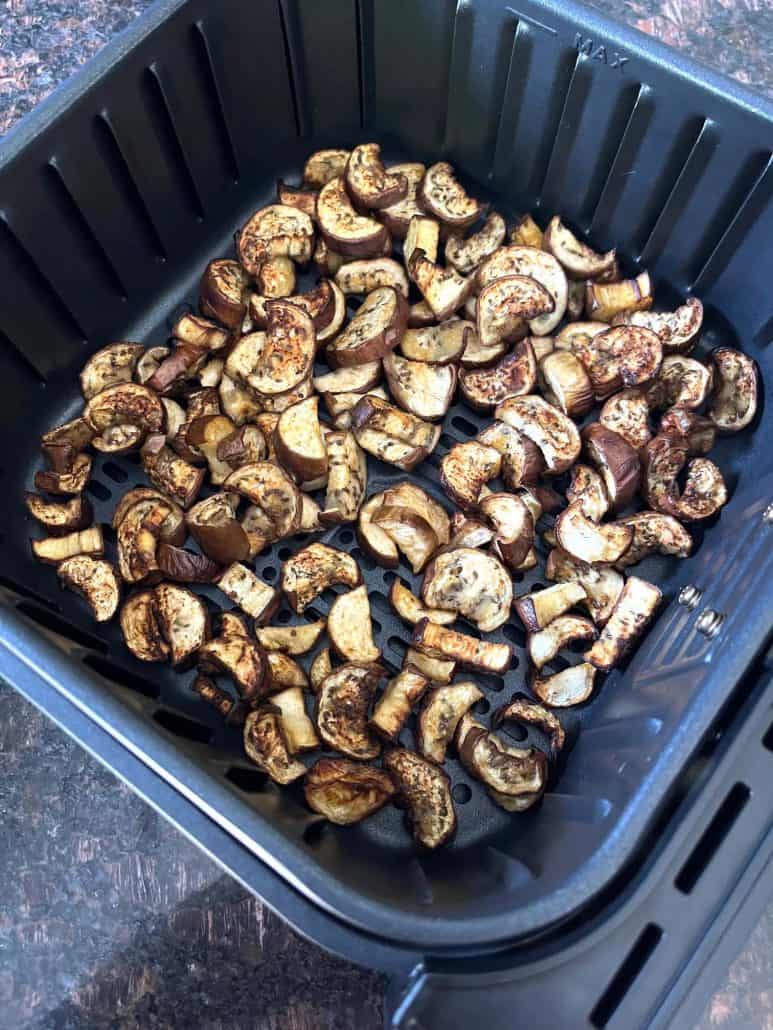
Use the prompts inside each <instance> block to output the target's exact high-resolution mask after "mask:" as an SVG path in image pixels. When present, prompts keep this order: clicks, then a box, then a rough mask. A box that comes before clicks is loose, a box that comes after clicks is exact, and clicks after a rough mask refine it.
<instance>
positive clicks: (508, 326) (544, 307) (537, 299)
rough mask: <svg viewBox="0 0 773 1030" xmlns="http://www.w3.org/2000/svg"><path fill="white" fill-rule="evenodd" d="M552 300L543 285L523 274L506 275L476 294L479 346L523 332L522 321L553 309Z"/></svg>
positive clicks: (493, 345)
mask: <svg viewBox="0 0 773 1030" xmlns="http://www.w3.org/2000/svg"><path fill="white" fill-rule="evenodd" d="M554 307H555V301H554V299H553V297H552V296H551V294H550V293H549V292H548V291H547V290H546V289H545V287H544V286H543V285H542V284H541V283H540V282H538V281H537V280H536V279H532V278H531V277H530V276H526V275H506V276H502V277H501V278H498V279H495V280H494V281H493V282H490V283H488V284H487V285H486V286H484V287H483V289H482V290H481V291H480V293H479V294H478V302H477V305H476V308H475V327H476V331H477V333H478V340H479V341H480V345H481V346H482V347H495V346H496V345H497V344H498V343H499V342H500V341H502V340H504V341H505V342H512V341H513V340H517V339H518V338H519V337H522V336H524V335H526V328H525V325H524V323H525V322H527V321H529V320H530V319H535V318H537V317H539V316H544V315H546V314H549V313H550V312H552V311H553V308H554Z"/></svg>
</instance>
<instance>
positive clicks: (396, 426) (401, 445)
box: [352, 395, 440, 472]
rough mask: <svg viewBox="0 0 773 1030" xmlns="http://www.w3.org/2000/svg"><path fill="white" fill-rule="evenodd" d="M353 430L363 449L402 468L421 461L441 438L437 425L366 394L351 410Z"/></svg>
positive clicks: (409, 469) (407, 470)
mask: <svg viewBox="0 0 773 1030" xmlns="http://www.w3.org/2000/svg"><path fill="white" fill-rule="evenodd" d="M352 431H353V432H354V435H355V437H356V438H357V443H358V444H359V445H360V447H362V449H363V450H364V451H367V452H368V453H369V454H372V455H373V456H374V457H376V458H379V459H380V460H381V461H385V462H387V463H388V464H391V465H396V466H397V467H398V468H400V469H402V470H403V471H404V472H410V471H411V469H413V468H414V467H415V466H416V465H418V464H419V462H421V461H424V459H425V458H426V457H427V456H428V455H429V454H431V453H432V451H433V450H434V449H435V445H436V444H437V442H438V440H439V439H440V426H437V425H433V424H432V423H430V422H424V421H423V420H422V419H419V418H416V416H415V415H410V414H408V412H405V411H401V410H400V409H399V408H396V407H394V406H393V405H392V404H388V403H387V402H386V401H382V400H381V399H380V398H378V397H373V396H368V395H366V396H365V397H363V399H362V400H361V401H359V402H358V403H357V405H356V406H355V408H354V410H353V411H352Z"/></svg>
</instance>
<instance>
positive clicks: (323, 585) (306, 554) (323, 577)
mask: <svg viewBox="0 0 773 1030" xmlns="http://www.w3.org/2000/svg"><path fill="white" fill-rule="evenodd" d="M360 579H361V577H360V570H359V569H358V567H357V562H356V561H355V560H354V558H352V557H351V555H348V554H345V553H344V552H343V551H339V550H337V548H335V547H328V545H327V544H321V543H313V544H309V545H308V546H307V547H304V548H302V550H300V551H298V552H297V553H296V554H294V555H293V556H292V558H288V559H287V561H286V562H285V563H284V566H283V568H282V592H283V593H284V595H285V597H286V598H287V600H288V602H289V604H290V607H291V608H292V609H293V611H295V612H297V613H298V614H299V615H300V614H302V613H303V611H304V609H305V608H307V607H308V606H309V605H310V604H311V603H312V601H313V600H314V599H315V598H316V597H319V595H320V594H321V593H323V591H325V590H327V589H328V588H329V587H332V586H334V585H335V584H336V583H342V584H343V585H344V586H348V587H352V588H353V587H356V586H357V585H358V584H359V582H360Z"/></svg>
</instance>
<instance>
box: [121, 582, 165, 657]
mask: <svg viewBox="0 0 773 1030" xmlns="http://www.w3.org/2000/svg"><path fill="white" fill-rule="evenodd" d="M120 621H121V632H122V633H123V638H124V642H125V644H126V646H127V647H128V648H129V650H130V651H131V653H132V654H133V655H134V657H135V658H138V659H139V660H140V661H141V662H163V661H165V660H166V659H167V658H168V657H169V644H168V643H167V642H166V640H165V639H164V636H163V634H162V632H161V625H160V622H159V619H158V612H157V608H156V597H155V593H154V591H153V590H140V591H138V592H137V593H135V594H132V596H131V597H130V598H129V599H128V601H126V602H125V603H124V605H123V607H122V608H121V617H120Z"/></svg>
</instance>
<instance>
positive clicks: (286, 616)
mask: <svg viewBox="0 0 773 1030" xmlns="http://www.w3.org/2000/svg"><path fill="white" fill-rule="evenodd" d="M290 619H292V615H291V614H290V612H288V611H286V610H285V611H283V612H280V613H279V615H278V616H277V622H280V623H281V624H282V625H283V626H286V625H287V623H288V622H289V621H290Z"/></svg>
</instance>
